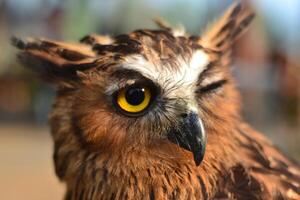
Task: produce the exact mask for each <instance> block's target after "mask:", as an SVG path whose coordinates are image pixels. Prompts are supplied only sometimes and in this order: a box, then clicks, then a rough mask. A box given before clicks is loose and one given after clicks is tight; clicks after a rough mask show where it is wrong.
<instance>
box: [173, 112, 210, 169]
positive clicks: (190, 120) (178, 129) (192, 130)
mask: <svg viewBox="0 0 300 200" xmlns="http://www.w3.org/2000/svg"><path fill="white" fill-rule="evenodd" d="M168 139H169V140H170V141H171V142H173V143H175V144H177V145H179V146H180V147H181V148H184V149H186V150H188V151H190V152H192V153H193V155H194V161H195V163H196V165H197V166H199V165H200V163H201V162H202V160H203V157H204V153H205V147H206V134H205V131H204V127H203V123H202V121H201V119H200V118H199V117H198V115H197V114H196V113H190V114H187V115H182V118H181V120H180V121H179V123H178V124H177V125H175V126H174V127H173V128H172V129H171V130H170V131H169V132H168Z"/></svg>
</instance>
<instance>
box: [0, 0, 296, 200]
mask: <svg viewBox="0 0 300 200" xmlns="http://www.w3.org/2000/svg"><path fill="white" fill-rule="evenodd" d="M232 2H233V1H232V0H164V1H162V0H109V1H107V0H72V1H71V0H0V51H1V53H0V158H1V162H0V199H1V200H14V199H24V200H27V199H30V200H53V199H61V198H62V196H63V192H64V187H63V185H62V184H60V183H59V181H58V180H57V179H56V177H55V175H54V169H53V163H52V141H51V138H50V134H49V129H48V127H47V114H48V112H49V110H50V107H51V102H52V101H53V98H54V90H53V88H51V87H50V86H48V85H45V84H43V83H41V82H39V81H38V80H37V79H35V78H34V76H33V75H32V74H31V73H29V72H28V71H26V70H25V69H23V68H22V66H20V65H19V64H18V63H17V62H16V59H15V53H16V50H15V49H13V48H12V47H11V46H10V42H9V38H10V37H11V36H12V35H16V36H18V37H49V38H51V39H57V40H67V41H68V40H73V41H74V40H79V39H80V38H82V37H83V36H84V35H86V34H89V33H100V34H111V35H116V34H119V33H124V32H129V31H132V30H134V29H140V28H155V25H154V23H153V22H152V19H154V18H156V17H162V18H165V19H167V20H168V21H170V22H171V24H173V25H174V26H176V25H179V24H182V25H184V26H185V27H186V29H187V30H188V31H189V32H191V33H193V34H199V33H201V30H203V29H204V28H205V27H206V26H207V24H208V23H209V22H212V21H213V20H214V19H215V18H216V17H217V16H219V15H220V14H221V13H222V12H223V11H224V10H225V9H226V7H228V6H229V5H230V4H231V3H232ZM250 3H251V4H253V7H254V9H255V10H256V12H257V18H256V20H255V22H254V24H253V25H252V26H251V29H250V31H248V32H247V34H245V35H244V36H243V37H242V38H241V39H240V40H239V41H238V43H237V45H236V50H235V53H234V56H235V64H234V67H233V73H234V74H235V76H236V78H237V80H238V83H239V87H240V90H241V91H242V97H243V102H244V106H243V108H244V110H243V115H244V117H245V118H246V119H247V120H248V121H249V122H250V124H252V125H253V126H254V127H255V128H257V129H258V130H260V131H262V132H264V133H265V134H266V135H267V136H268V137H269V138H270V139H271V140H272V141H273V142H274V143H275V144H276V145H278V146H279V147H280V148H281V149H283V150H284V151H285V152H286V153H287V154H289V155H290V156H291V157H293V158H294V159H295V160H298V161H300V145H299V143H300V23H299V19H300V1H298V0H289V1H285V2H284V3H283V1H281V0H264V1H260V0H253V1H251V2H250Z"/></svg>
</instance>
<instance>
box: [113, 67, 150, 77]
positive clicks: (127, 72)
mask: <svg viewBox="0 0 300 200" xmlns="http://www.w3.org/2000/svg"><path fill="white" fill-rule="evenodd" d="M112 76H114V77H116V78H119V79H123V78H142V79H147V78H146V77H144V76H143V75H142V74H141V73H140V72H139V71H136V70H133V69H117V70H115V71H114V72H113V73H112Z"/></svg>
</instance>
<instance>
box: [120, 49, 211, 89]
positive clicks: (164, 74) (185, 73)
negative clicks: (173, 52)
mask: <svg viewBox="0 0 300 200" xmlns="http://www.w3.org/2000/svg"><path fill="white" fill-rule="evenodd" d="M178 63H179V65H180V68H179V69H174V70H172V68H170V67H164V66H162V67H157V66H155V65H154V64H152V63H151V62H149V61H147V60H146V59H145V58H144V57H143V56H141V55H131V56H128V57H126V58H125V62H124V63H123V65H122V67H123V68H126V69H132V70H135V71H138V72H140V73H141V74H142V75H144V76H145V77H147V78H149V79H151V80H153V81H155V82H157V83H158V84H160V85H164V82H166V81H168V82H170V83H174V84H176V83H180V85H193V84H196V82H197V80H198V77H199V75H200V74H201V73H202V72H203V71H204V70H205V69H206V67H207V65H208V64H209V57H208V55H207V54H206V53H204V52H203V51H202V50H197V51H196V52H195V53H194V54H193V55H192V57H191V59H190V62H189V63H187V62H186V61H185V60H184V59H183V58H180V57H179V58H178Z"/></svg>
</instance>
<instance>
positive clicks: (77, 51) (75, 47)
mask: <svg viewBox="0 0 300 200" xmlns="http://www.w3.org/2000/svg"><path fill="white" fill-rule="evenodd" d="M11 43H12V45H13V46H15V47H16V48H17V49H19V50H20V51H19V53H18V58H19V61H20V62H21V63H22V64H24V65H25V66H26V67H28V68H30V69H31V70H33V71H34V72H36V73H37V74H39V76H40V77H42V78H43V79H44V80H46V81H48V82H51V83H54V84H60V83H66V82H68V83H71V82H74V81H76V80H77V78H78V77H77V73H76V71H84V70H87V69H90V68H92V67H94V66H95V63H94V62H95V59H96V55H95V53H94V52H93V51H92V50H91V48H90V47H89V46H88V45H84V44H70V43H63V42H57V41H52V40H45V39H27V40H22V39H19V38H17V37H12V38H11Z"/></svg>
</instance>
